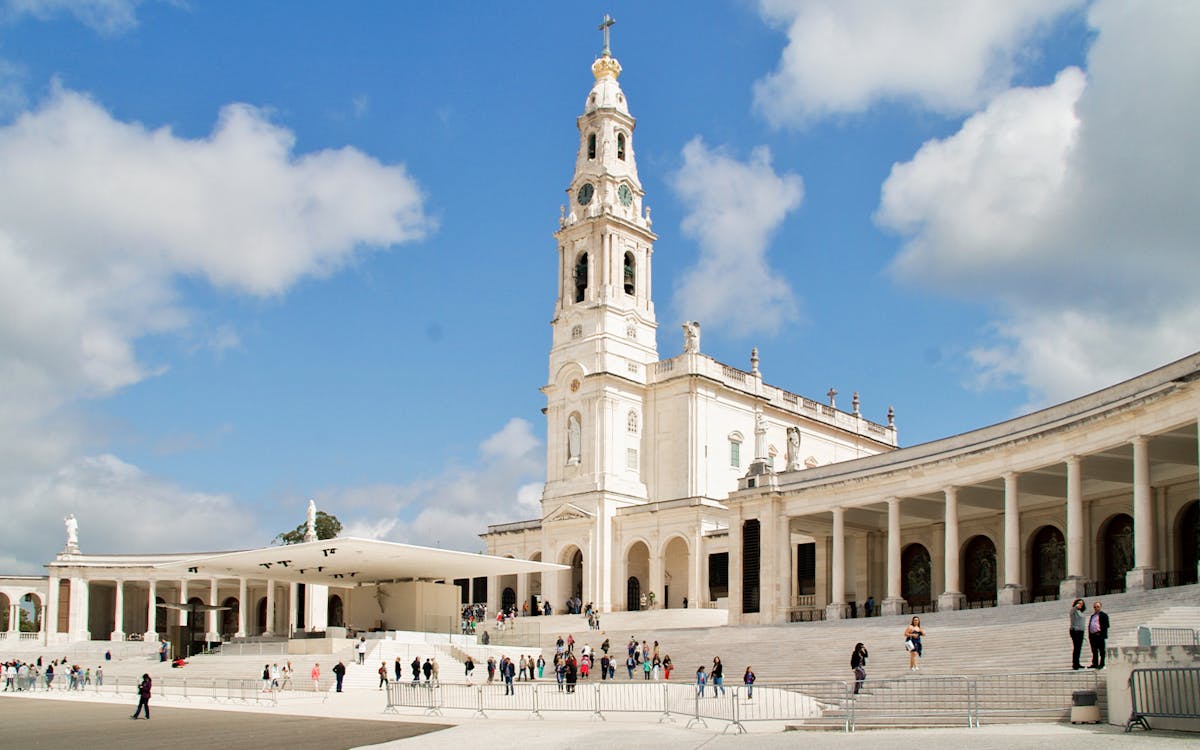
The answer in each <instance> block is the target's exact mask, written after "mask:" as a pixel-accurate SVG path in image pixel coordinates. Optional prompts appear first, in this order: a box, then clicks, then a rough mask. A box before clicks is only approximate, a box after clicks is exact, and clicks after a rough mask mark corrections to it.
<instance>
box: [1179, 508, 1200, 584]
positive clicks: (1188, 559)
mask: <svg viewBox="0 0 1200 750" xmlns="http://www.w3.org/2000/svg"><path fill="white" fill-rule="evenodd" d="M1198 522H1200V501H1197V500H1190V501H1188V502H1187V503H1186V504H1185V505H1184V506H1183V508H1182V509H1181V510H1180V511H1179V515H1178V516H1177V520H1176V522H1175V560H1176V565H1177V566H1178V568H1177V570H1179V583H1180V584H1181V585H1182V584H1187V583H1195V582H1196V562H1197V561H1196V551H1197V549H1198V548H1200V525H1197V523H1198Z"/></svg>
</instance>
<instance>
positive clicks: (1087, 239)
mask: <svg viewBox="0 0 1200 750" xmlns="http://www.w3.org/2000/svg"><path fill="white" fill-rule="evenodd" d="M1089 21H1090V23H1091V24H1092V25H1093V27H1094V28H1095V29H1096V31H1097V32H1098V33H1097V36H1096V40H1095V43H1094V45H1093V47H1092V48H1091V50H1090V52H1089V55H1088V62H1087V76H1086V79H1085V77H1084V75H1083V74H1082V73H1080V72H1079V71H1076V70H1074V69H1067V70H1064V71H1063V72H1061V73H1060V74H1059V76H1058V78H1057V80H1056V81H1055V82H1054V83H1053V84H1051V85H1050V86H1046V87H1043V88H1038V89H1022V90H1013V91H1009V92H1006V93H1004V94H1002V95H1000V96H998V97H996V99H995V100H993V101H992V103H991V104H990V105H989V106H988V108H987V109H986V110H984V111H983V112H980V113H979V114H977V115H975V116H973V117H971V118H970V119H968V120H967V122H966V123H965V124H964V125H963V127H962V129H961V130H960V131H959V132H958V133H956V134H955V135H953V136H951V137H949V138H947V139H945V140H942V141H934V142H930V143H927V144H925V145H924V146H923V147H922V148H921V150H920V151H919V152H918V153H917V154H916V155H915V156H914V158H913V159H912V160H911V161H910V162H908V163H905V164H898V165H896V166H895V167H894V168H893V170H892V174H891V176H890V177H889V178H888V180H887V182H886V183H885V184H884V187H883V197H882V200H881V205H880V209H879V213H878V220H879V221H880V223H881V224H882V225H884V226H886V227H889V228H892V229H894V230H896V231H898V232H900V233H902V234H904V235H906V236H907V242H906V245H905V247H904V250H903V252H902V253H901V254H900V256H899V257H898V258H897V259H896V261H895V263H894V266H893V268H894V270H895V272H896V273H897V274H898V275H899V277H901V278H903V279H906V280H908V281H910V282H916V283H921V284H925V285H927V286H928V287H930V288H932V289H934V290H937V291H940V292H944V293H947V294H957V295H962V296H966V297H970V298H972V299H975V300H980V301H983V302H985V303H990V304H992V305H994V306H995V307H996V308H997V309H998V310H999V311H1000V314H1001V316H1002V317H1001V319H1000V320H999V321H998V322H997V324H996V326H995V335H994V337H993V338H992V340H990V341H989V342H986V343H984V344H983V345H981V346H979V347H978V348H977V349H976V350H975V351H974V352H973V355H972V356H973V359H974V362H975V363H976V365H977V366H978V367H979V368H981V371H980V382H981V383H984V384H990V385H995V384H997V383H1005V384H1020V385H1022V386H1024V387H1026V388H1028V389H1029V391H1030V393H1031V400H1032V402H1033V405H1037V404H1040V403H1045V402H1047V401H1049V402H1052V401H1057V400H1060V399H1063V398H1068V397H1070V396H1074V395H1078V394H1080V393H1083V392H1086V391H1088V390H1091V389H1095V388H1099V387H1102V386H1104V385H1108V384H1111V383H1113V382H1116V381H1118V380H1120V379H1122V378H1125V377H1128V376H1131V375H1134V374H1136V373H1137V372H1140V371H1142V370H1145V369H1148V368H1151V367H1154V366H1157V365H1160V364H1163V363H1165V362H1168V361H1171V360H1173V359H1175V358H1177V357H1180V356H1184V355H1186V354H1189V353H1191V352H1193V351H1195V350H1197V349H1200V334H1197V333H1196V331H1197V330H1200V329H1198V327H1197V323H1198V322H1200V299H1198V298H1197V297H1196V295H1195V293H1194V279H1196V278H1200V255H1198V254H1197V253H1196V238H1197V237H1200V212H1198V211H1197V210H1196V206H1197V205H1200V180H1197V177H1196V176H1197V174H1200V143H1198V142H1197V140H1196V138H1195V133H1194V126H1195V123H1196V122H1197V121H1200V103H1198V102H1197V98H1196V96H1195V93H1196V91H1198V90H1200V46H1198V45H1196V44H1195V39H1194V36H1195V35H1194V33H1193V31H1194V29H1196V28H1200V6H1198V5H1195V4H1191V3H1180V4H1168V3H1146V4H1129V3H1110V2H1101V3H1097V4H1096V5H1095V6H1094V7H1093V8H1092V10H1091V13H1090V16H1089Z"/></svg>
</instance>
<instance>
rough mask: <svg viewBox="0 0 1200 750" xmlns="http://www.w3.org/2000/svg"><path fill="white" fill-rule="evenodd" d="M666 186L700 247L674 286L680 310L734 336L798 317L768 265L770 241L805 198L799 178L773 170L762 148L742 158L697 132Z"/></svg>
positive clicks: (772, 327) (791, 299)
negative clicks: (712, 146) (722, 327)
mask: <svg viewBox="0 0 1200 750" xmlns="http://www.w3.org/2000/svg"><path fill="white" fill-rule="evenodd" d="M671 186H672V188H673V189H674V190H675V192H676V194H677V195H678V196H679V198H680V200H682V201H683V203H684V205H685V206H686V207H687V216H686V217H685V218H684V220H683V233H684V234H685V235H686V236H688V237H691V238H693V239H694V240H696V242H697V243H698V244H699V246H700V258H699V260H698V261H697V263H696V265H695V266H693V267H692V268H690V269H689V270H687V271H686V272H685V273H684V274H683V276H682V277H681V279H680V283H679V286H678V288H677V289H676V290H675V297H674V305H675V309H676V310H677V311H678V312H679V314H680V315H681V316H682V317H683V318H684V319H695V320H699V321H700V322H701V323H702V324H706V325H707V324H714V325H715V324H722V325H726V326H728V328H729V329H731V331H732V332H733V333H734V334H737V335H744V334H747V333H751V332H754V331H764V332H768V333H771V332H774V331H776V330H778V329H779V328H780V327H781V326H782V325H783V324H785V323H789V322H792V321H795V320H796V319H797V317H798V312H797V304H796V300H795V297H794V295H793V293H792V289H791V287H790V286H788V284H787V282H786V281H784V280H783V279H782V278H781V277H780V276H779V275H778V274H776V273H775V272H773V271H772V270H771V268H770V266H769V265H768V264H767V246H768V244H769V243H770V240H771V235H772V234H774V232H775V230H776V229H778V228H779V225H780V224H782V223H783V220H784V219H785V218H786V217H787V215H788V213H789V212H791V211H793V210H794V209H796V208H797V207H798V206H799V205H800V201H801V200H802V199H803V196H804V183H803V181H802V180H801V179H800V177H799V176H798V175H794V174H777V173H776V172H775V170H774V168H772V166H771V152H770V150H768V149H767V148H766V147H759V148H757V149H755V150H754V151H753V152H752V153H751V155H750V159H749V160H748V161H744V162H743V161H738V160H737V159H735V158H734V157H732V156H730V155H729V154H727V153H725V152H724V151H722V150H720V149H710V148H708V146H706V145H705V144H704V142H703V141H702V140H701V139H700V138H699V137H697V138H693V139H692V140H691V142H689V143H688V144H687V145H686V146H684V148H683V166H682V167H680V169H679V171H678V172H676V173H675V174H674V175H673V176H672V178H671ZM730 278H737V280H738V283H737V284H731V283H729V279H730Z"/></svg>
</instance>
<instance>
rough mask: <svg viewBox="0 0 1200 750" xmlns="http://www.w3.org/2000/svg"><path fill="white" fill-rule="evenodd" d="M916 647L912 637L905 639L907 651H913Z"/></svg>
mask: <svg viewBox="0 0 1200 750" xmlns="http://www.w3.org/2000/svg"><path fill="white" fill-rule="evenodd" d="M915 648H916V646H914V645H913V642H912V638H905V639H904V650H905V651H912V650H914V649H915Z"/></svg>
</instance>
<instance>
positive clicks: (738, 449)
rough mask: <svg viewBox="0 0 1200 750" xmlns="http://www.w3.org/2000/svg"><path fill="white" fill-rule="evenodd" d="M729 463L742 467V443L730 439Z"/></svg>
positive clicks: (735, 466) (734, 466)
mask: <svg viewBox="0 0 1200 750" xmlns="http://www.w3.org/2000/svg"><path fill="white" fill-rule="evenodd" d="M729 465H730V466H732V467H733V468H735V469H740V468H742V444H741V443H735V442H734V441H732V440H730V441H729Z"/></svg>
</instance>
